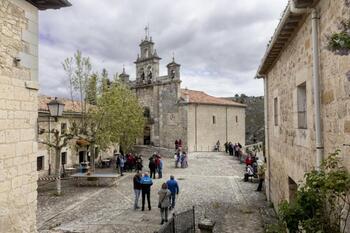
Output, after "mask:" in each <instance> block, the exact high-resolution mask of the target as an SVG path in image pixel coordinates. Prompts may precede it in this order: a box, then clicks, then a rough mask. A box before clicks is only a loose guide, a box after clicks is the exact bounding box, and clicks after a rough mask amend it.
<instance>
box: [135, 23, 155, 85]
mask: <svg viewBox="0 0 350 233" xmlns="http://www.w3.org/2000/svg"><path fill="white" fill-rule="evenodd" d="M139 46H140V53H139V55H137V59H136V61H135V64H136V82H137V84H151V83H153V82H154V81H155V78H156V77H158V76H159V61H160V60H161V58H160V57H159V56H158V54H157V51H156V49H154V43H153V41H152V37H150V36H149V29H148V27H146V28H145V38H144V39H143V40H142V41H141V43H140V45H139ZM140 54H141V56H140Z"/></svg>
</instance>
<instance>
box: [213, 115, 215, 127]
mask: <svg viewBox="0 0 350 233" xmlns="http://www.w3.org/2000/svg"><path fill="white" fill-rule="evenodd" d="M215 124H216V117H215V116H213V125H215Z"/></svg>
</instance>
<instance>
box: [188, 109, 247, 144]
mask: <svg viewBox="0 0 350 233" xmlns="http://www.w3.org/2000/svg"><path fill="white" fill-rule="evenodd" d="M213 117H215V123H214V122H213ZM187 126H188V127H187V138H188V149H189V151H213V149H214V145H215V144H216V142H217V141H218V140H219V141H220V144H221V150H224V143H225V142H226V141H227V142H230V141H231V142H232V143H235V142H240V143H241V144H242V145H244V144H245V108H243V107H235V106H218V105H204V104H190V105H189V106H188V123H187Z"/></svg>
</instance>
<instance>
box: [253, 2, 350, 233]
mask: <svg viewBox="0 0 350 233" xmlns="http://www.w3.org/2000/svg"><path fill="white" fill-rule="evenodd" d="M291 3H292V2H290V3H289V5H288V7H287V8H286V10H285V12H284V15H283V17H282V19H281V22H280V24H279V26H278V28H277V29H276V32H275V34H274V36H273V39H272V42H271V43H270V45H269V47H268V50H267V52H266V54H265V56H264V58H263V61H262V63H261V66H260V68H259V70H258V78H263V79H264V83H265V114H266V115H265V131H266V137H265V138H266V154H267V167H268V169H267V173H266V183H267V188H266V192H267V195H268V198H269V200H271V201H272V202H273V203H274V204H275V206H277V205H278V203H280V201H281V200H289V201H292V200H293V199H294V197H295V192H296V190H297V185H298V184H300V183H302V182H303V179H304V177H303V176H304V174H305V172H307V171H310V170H311V169H313V168H317V167H318V166H319V164H320V162H321V161H322V159H323V158H326V157H327V155H328V154H329V153H332V152H334V151H335V150H336V149H341V154H340V155H341V156H342V158H343V162H344V166H345V167H347V168H350V156H349V153H350V147H349V146H347V145H349V142H350V111H349V106H350V98H349V96H350V79H349V70H350V66H349V64H350V57H349V56H339V55H336V54H334V53H333V52H331V51H329V50H328V49H327V43H328V39H327V38H328V36H329V35H331V34H332V33H333V32H339V24H340V22H341V20H342V19H346V20H348V19H349V18H350V10H349V8H348V7H349V6H348V5H346V1H340V0H339V1H333V0H319V1H306V0H298V1H296V0H295V1H294V2H293V3H294V4H293V6H292V5H291ZM301 7H309V10H308V11H302V10H300V9H298V8H301ZM310 8H311V9H314V10H313V12H311V10H310ZM313 33H315V34H314V36H315V37H314V40H313V37H312V35H313ZM315 38H316V40H315ZM315 52H317V53H315ZM317 54H318V56H315V55H317ZM318 62H319V65H317V64H318ZM317 77H318V78H317ZM315 79H318V80H319V82H318V83H319V84H317V82H315ZM317 103H319V109H320V111H319V112H318V111H317V108H316V106H315V105H316V104H317ZM318 119H319V120H320V121H319V123H318ZM318 124H319V125H318ZM317 129H318V130H319V131H318V132H317ZM318 133H319V134H320V135H319V136H320V138H319V139H320V140H317V138H318V136H317V134H318ZM320 155H321V156H320ZM348 225H349V224H348ZM349 230H350V229H349Z"/></svg>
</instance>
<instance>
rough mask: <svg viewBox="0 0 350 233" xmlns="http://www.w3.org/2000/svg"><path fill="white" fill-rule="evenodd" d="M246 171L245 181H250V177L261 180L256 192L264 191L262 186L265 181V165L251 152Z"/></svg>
mask: <svg viewBox="0 0 350 233" xmlns="http://www.w3.org/2000/svg"><path fill="white" fill-rule="evenodd" d="M244 162H245V165H246V171H245V173H244V181H248V180H249V177H254V178H258V179H259V185H258V188H257V190H256V191H259V192H260V191H261V190H262V185H263V182H264V180H265V163H264V161H261V160H260V159H259V158H258V157H257V156H256V154H254V153H252V152H250V153H248V156H247V157H246V159H245V161H244Z"/></svg>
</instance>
